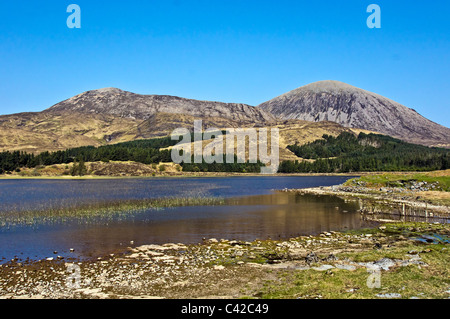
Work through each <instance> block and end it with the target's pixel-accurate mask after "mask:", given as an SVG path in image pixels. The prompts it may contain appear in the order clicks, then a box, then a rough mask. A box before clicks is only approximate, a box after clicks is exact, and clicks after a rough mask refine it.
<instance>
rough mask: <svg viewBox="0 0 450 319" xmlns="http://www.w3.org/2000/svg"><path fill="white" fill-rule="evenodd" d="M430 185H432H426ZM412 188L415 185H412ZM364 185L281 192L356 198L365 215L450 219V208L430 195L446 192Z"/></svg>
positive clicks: (422, 188) (444, 194) (442, 194)
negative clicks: (378, 214)
mask: <svg viewBox="0 0 450 319" xmlns="http://www.w3.org/2000/svg"><path fill="white" fill-rule="evenodd" d="M428 186H430V187H431V185H428ZM413 187H414V186H413ZM424 187H425V186H423V187H422V186H420V187H419V188H412V189H411V188H410V189H405V188H397V187H380V188H373V187H364V186H359V185H358V186H346V185H337V186H330V187H315V188H306V189H286V190H283V191H284V192H295V193H299V194H313V195H334V196H338V197H342V198H344V199H347V200H357V201H359V203H360V206H361V212H362V213H366V214H376V213H381V214H383V213H387V214H394V215H400V216H422V217H425V218H439V217H441V218H444V219H448V218H450V207H449V206H448V205H441V204H439V203H438V202H437V201H434V200H433V199H431V196H432V195H434V197H437V196H446V197H448V194H447V192H439V191H429V189H428V187H427V188H424Z"/></svg>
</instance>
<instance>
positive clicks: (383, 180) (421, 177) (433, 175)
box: [345, 170, 450, 192]
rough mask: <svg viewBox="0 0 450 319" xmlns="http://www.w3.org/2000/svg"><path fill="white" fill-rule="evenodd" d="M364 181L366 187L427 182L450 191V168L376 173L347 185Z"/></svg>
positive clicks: (399, 185)
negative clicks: (418, 171)
mask: <svg viewBox="0 0 450 319" xmlns="http://www.w3.org/2000/svg"><path fill="white" fill-rule="evenodd" d="M357 182H361V183H363V184H364V185H365V186H366V187H403V186H404V185H405V184H408V183H409V182H426V183H428V184H436V186H437V187H436V190H439V191H444V192H450V170H446V171H442V172H430V173H410V174H404V173H385V174H376V175H364V176H361V177H359V178H355V179H351V180H349V181H347V182H346V183H345V185H348V186H350V185H355V184H356V183H357Z"/></svg>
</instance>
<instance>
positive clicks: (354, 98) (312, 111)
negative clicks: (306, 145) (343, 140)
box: [259, 81, 450, 147]
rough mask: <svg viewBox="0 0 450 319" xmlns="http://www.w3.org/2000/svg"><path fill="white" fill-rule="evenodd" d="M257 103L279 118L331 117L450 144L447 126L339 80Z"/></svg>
mask: <svg viewBox="0 0 450 319" xmlns="http://www.w3.org/2000/svg"><path fill="white" fill-rule="evenodd" d="M259 107H260V108H261V109H262V110H264V111H266V112H268V113H271V114H273V115H274V116H276V117H277V118H278V119H301V120H306V121H315V122H319V121H332V122H336V123H339V124H341V125H343V126H345V127H351V128H361V129H366V130H370V131H375V132H379V133H382V134H387V135H390V136H393V137H397V138H399V139H402V140H404V141H407V142H410V143H416V144H423V145H428V146H443V147H450V129H449V128H447V127H444V126H442V125H439V124H437V123H434V122H432V121H430V120H428V119H426V118H424V117H423V116H421V115H420V114H418V113H417V112H416V111H415V110H413V109H410V108H408V107H406V106H403V105H401V104H399V103H397V102H394V101H392V100H390V99H388V98H385V97H383V96H381V95H378V94H375V93H372V92H369V91H365V90H362V89H359V88H356V87H354V86H351V85H349V84H345V83H342V82H338V81H320V82H315V83H311V84H308V85H306V86H303V87H300V88H298V89H295V90H293V91H290V92H288V93H285V94H283V95H280V96H278V97H276V98H274V99H272V100H270V101H267V102H265V103H262V104H261V105H259Z"/></svg>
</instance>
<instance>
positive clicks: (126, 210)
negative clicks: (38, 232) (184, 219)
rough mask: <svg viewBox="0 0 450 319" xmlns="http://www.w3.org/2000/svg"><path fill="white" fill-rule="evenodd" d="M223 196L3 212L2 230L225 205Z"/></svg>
mask: <svg viewBox="0 0 450 319" xmlns="http://www.w3.org/2000/svg"><path fill="white" fill-rule="evenodd" d="M224 203H225V201H224V200H223V199H222V198H214V197H163V198H155V199H144V200H122V201H114V202H96V203H89V204H82V205H72V206H70V207H61V208H50V209H41V210H39V209H37V210H24V211H7V212H1V216H0V230H1V229H9V228H11V227H14V226H26V225H31V226H33V225H42V224H64V223H72V222H75V223H78V224H92V223H99V222H108V221H112V220H125V219H129V218H131V217H134V216H137V215H139V214H141V213H143V212H146V211H148V210H159V209H163V208H171V207H182V206H218V205H224Z"/></svg>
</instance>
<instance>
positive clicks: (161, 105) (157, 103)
mask: <svg viewBox="0 0 450 319" xmlns="http://www.w3.org/2000/svg"><path fill="white" fill-rule="evenodd" d="M55 111H58V112H61V111H65V112H67V111H76V112H83V113H96V114H109V115H114V116H118V117H122V118H134V119H139V120H147V119H149V118H150V117H151V116H152V115H153V114H156V113H176V114H185V115H191V116H202V117H203V116H205V117H221V118H226V119H230V120H233V121H237V122H258V123H265V122H267V121H272V120H273V117H272V115H271V114H269V113H266V112H264V111H262V110H261V109H259V108H256V107H254V106H250V105H246V104H240V103H222V102H209V101H198V100H191V99H185V98H181V97H177V96H169V95H141V94H135V93H132V92H127V91H122V90H120V89H116V88H105V89H99V90H92V91H87V92H84V93H81V94H78V95H76V96H74V97H72V98H70V99H67V100H65V101H62V102H60V103H58V104H56V105H54V106H52V107H51V108H49V109H47V110H46V112H55Z"/></svg>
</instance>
